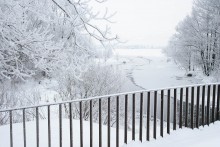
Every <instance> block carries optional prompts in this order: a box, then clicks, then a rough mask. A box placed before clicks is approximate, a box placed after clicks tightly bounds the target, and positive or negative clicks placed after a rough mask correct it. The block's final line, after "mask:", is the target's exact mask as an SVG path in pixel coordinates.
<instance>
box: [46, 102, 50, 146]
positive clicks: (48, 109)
mask: <svg viewBox="0 0 220 147" xmlns="http://www.w3.org/2000/svg"><path fill="white" fill-rule="evenodd" d="M47 117H48V118H47V131H48V147H51V127H50V105H49V106H47Z"/></svg>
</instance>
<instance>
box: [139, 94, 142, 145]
mask: <svg viewBox="0 0 220 147" xmlns="http://www.w3.org/2000/svg"><path fill="white" fill-rule="evenodd" d="M142 127H143V93H141V95H140V128H139V140H140V141H141V142H142Z"/></svg>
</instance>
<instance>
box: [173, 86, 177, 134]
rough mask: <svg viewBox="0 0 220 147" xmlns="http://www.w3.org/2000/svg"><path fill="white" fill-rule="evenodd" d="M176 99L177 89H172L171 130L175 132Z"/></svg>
mask: <svg viewBox="0 0 220 147" xmlns="http://www.w3.org/2000/svg"><path fill="white" fill-rule="evenodd" d="M176 97H177V89H174V102H173V105H174V106H173V130H176V99H177V98H176Z"/></svg>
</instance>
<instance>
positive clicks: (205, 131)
mask: <svg viewBox="0 0 220 147" xmlns="http://www.w3.org/2000/svg"><path fill="white" fill-rule="evenodd" d="M219 132H220V122H219V121H218V122H215V124H211V125H210V126H205V127H204V128H203V127H200V129H194V130H192V129H187V128H184V129H179V130H177V131H173V132H172V133H171V135H167V136H165V137H164V138H162V137H159V138H158V139H156V140H151V141H150V142H144V143H140V142H131V143H129V144H128V145H124V146H123V147H147V146H149V147H219V146H220V142H219V138H220V133H219Z"/></svg>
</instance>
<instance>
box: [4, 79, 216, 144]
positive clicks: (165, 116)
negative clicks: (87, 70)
mask: <svg viewBox="0 0 220 147" xmlns="http://www.w3.org/2000/svg"><path fill="white" fill-rule="evenodd" d="M84 104H87V109H85V106H84ZM219 104H220V83H211V84H197V85H188V86H179V87H169V88H162V89H152V90H141V91H134V92H127V93H119V94H113V95H105V96H98V97H92V98H86V99H77V100H71V101H64V102H57V103H49V104H43V105H36V106H26V107H20V108H11V109H5V110H0V115H1V114H3V113H4V114H6V113H7V114H8V116H9V117H8V118H9V121H8V122H9V124H8V125H9V131H10V132H9V134H10V139H9V141H10V142H9V145H10V147H13V146H16V145H15V144H14V139H13V138H14V136H15V134H13V127H14V125H15V123H16V122H15V121H14V120H13V118H14V117H17V116H15V115H14V112H15V111H20V112H21V114H22V115H21V116H22V121H21V123H22V124H23V125H22V133H21V134H16V135H22V136H23V146H24V147H26V146H27V133H26V125H27V124H26V123H27V122H28V120H27V118H26V116H27V112H28V110H29V109H32V110H34V112H35V115H34V121H35V124H36V128H35V132H36V135H35V140H36V146H37V147H40V143H39V142H40V132H46V133H47V142H48V144H47V146H48V147H51V146H52V142H53V138H52V135H51V131H52V130H53V128H52V127H51V123H53V121H52V119H51V114H52V112H51V107H52V106H54V107H57V110H58V118H59V119H58V124H59V129H58V130H59V132H58V133H59V146H60V147H62V146H63V140H64V139H65V138H63V119H64V115H63V114H64V112H63V109H65V110H67V111H68V120H69V123H68V131H69V146H70V147H73V146H74V135H73V134H74V133H75V132H73V127H74V126H73V120H74V119H73V118H75V116H73V109H74V108H75V107H77V111H78V119H79V127H80V128H79V130H80V131H79V139H80V143H79V144H80V147H83V146H84V143H85V141H87V142H89V145H90V147H92V146H93V145H94V141H97V140H94V131H98V145H99V147H102V146H103V141H105V142H104V144H106V145H107V146H108V147H110V146H116V147H119V145H120V144H121V143H125V144H127V143H128V142H129V141H131V140H139V141H141V142H142V141H150V139H151V138H155V139H156V138H157V137H158V136H162V137H163V136H164V135H165V134H170V132H171V131H172V130H176V129H181V128H182V127H189V128H192V129H194V128H199V127H200V126H204V125H209V124H210V123H214V122H215V121H217V120H220V112H219ZM42 108H43V109H44V111H45V112H46V117H45V120H47V126H46V127H47V129H46V130H40V127H39V124H40V121H39V120H40V118H39V117H40V112H39V110H40V109H42ZM85 111H88V112H86V116H87V117H86V118H85V115H84V114H85ZM93 111H96V116H94V112H93ZM93 117H96V118H97V119H94V118H93ZM85 121H87V122H89V130H86V131H87V132H88V133H89V136H90V137H89V138H90V139H89V140H84V134H83V132H84V131H83V128H84V122H85ZM95 123H97V124H98V130H94V127H93V125H94V124H95ZM103 126H106V129H107V130H106V133H107V135H106V136H107V138H103ZM0 127H2V126H0ZM113 128H114V129H115V132H114V133H115V138H114V144H113V142H112V140H113V139H112V138H111V137H112V134H111V133H112V132H111V129H113ZM122 129H123V134H119V133H121V131H120V130H122ZM1 133H4V132H1V131H0V134H1ZM128 135H131V136H128ZM121 136H123V137H122V138H121Z"/></svg>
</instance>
